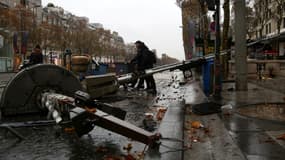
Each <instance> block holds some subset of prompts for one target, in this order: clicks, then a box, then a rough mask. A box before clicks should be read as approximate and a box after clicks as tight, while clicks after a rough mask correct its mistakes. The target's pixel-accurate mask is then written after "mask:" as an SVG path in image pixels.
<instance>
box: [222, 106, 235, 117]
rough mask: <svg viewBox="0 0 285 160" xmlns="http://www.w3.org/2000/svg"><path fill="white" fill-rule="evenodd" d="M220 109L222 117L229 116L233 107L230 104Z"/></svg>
mask: <svg viewBox="0 0 285 160" xmlns="http://www.w3.org/2000/svg"><path fill="white" fill-rule="evenodd" d="M221 109H222V113H223V115H231V114H232V112H233V106H232V105H231V104H227V105H223V106H222V107H221Z"/></svg>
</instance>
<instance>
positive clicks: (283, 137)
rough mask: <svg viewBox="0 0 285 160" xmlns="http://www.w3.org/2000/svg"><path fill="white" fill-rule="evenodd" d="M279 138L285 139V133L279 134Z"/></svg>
mask: <svg viewBox="0 0 285 160" xmlns="http://www.w3.org/2000/svg"><path fill="white" fill-rule="evenodd" d="M277 139H279V140H285V133H284V134H282V135H280V136H278V137H277Z"/></svg>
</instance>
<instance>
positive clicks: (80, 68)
mask: <svg viewBox="0 0 285 160" xmlns="http://www.w3.org/2000/svg"><path fill="white" fill-rule="evenodd" d="M89 63H90V57H89V56H85V55H77V56H72V57H71V64H72V67H71V70H72V71H74V72H86V71H87V70H88V65H89Z"/></svg>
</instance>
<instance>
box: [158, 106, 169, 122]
mask: <svg viewBox="0 0 285 160" xmlns="http://www.w3.org/2000/svg"><path fill="white" fill-rule="evenodd" d="M166 111H167V108H166V107H158V108H157V113H156V119H157V120H158V121H161V120H162V118H163V117H164V114H165V112H166Z"/></svg>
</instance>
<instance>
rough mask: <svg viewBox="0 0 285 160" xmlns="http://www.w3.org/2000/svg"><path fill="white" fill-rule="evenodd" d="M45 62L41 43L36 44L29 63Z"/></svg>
mask: <svg viewBox="0 0 285 160" xmlns="http://www.w3.org/2000/svg"><path fill="white" fill-rule="evenodd" d="M39 63H43V54H42V50H41V47H40V45H36V47H35V48H34V50H33V52H32V54H31V55H30V58H29V65H34V64H39Z"/></svg>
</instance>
